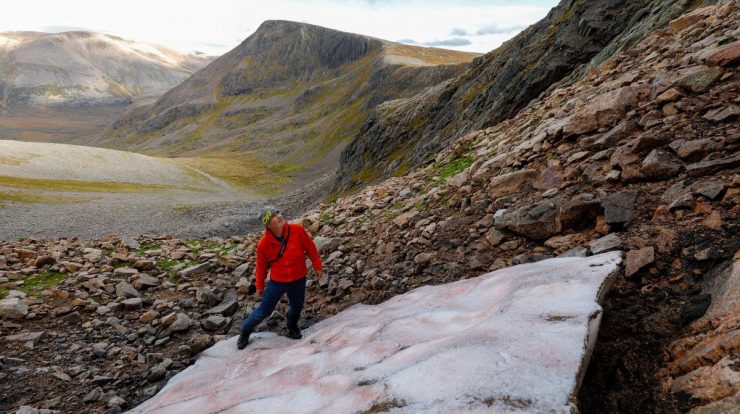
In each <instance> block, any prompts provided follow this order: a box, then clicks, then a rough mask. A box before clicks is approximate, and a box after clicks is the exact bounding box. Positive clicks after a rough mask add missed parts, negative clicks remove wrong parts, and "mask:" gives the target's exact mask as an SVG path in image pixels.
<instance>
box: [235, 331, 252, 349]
mask: <svg viewBox="0 0 740 414" xmlns="http://www.w3.org/2000/svg"><path fill="white" fill-rule="evenodd" d="M251 334H252V333H251V332H242V333H241V334H240V335H239V339H238V340H237V341H236V347H237V349H239V350H242V349H244V348H245V347H246V346H247V344H248V343H249V335H251Z"/></svg>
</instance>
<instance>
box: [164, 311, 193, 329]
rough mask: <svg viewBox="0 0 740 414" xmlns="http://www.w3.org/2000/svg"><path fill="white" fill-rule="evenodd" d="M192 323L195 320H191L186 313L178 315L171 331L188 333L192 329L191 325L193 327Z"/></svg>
mask: <svg viewBox="0 0 740 414" xmlns="http://www.w3.org/2000/svg"><path fill="white" fill-rule="evenodd" d="M192 323H193V320H192V319H190V317H189V316H188V315H186V314H184V313H178V314H177V317H176V318H175V320H174V321H173V322H172V324H171V325H170V326H169V329H170V330H171V331H172V332H182V331H187V330H188V329H190V325H192Z"/></svg>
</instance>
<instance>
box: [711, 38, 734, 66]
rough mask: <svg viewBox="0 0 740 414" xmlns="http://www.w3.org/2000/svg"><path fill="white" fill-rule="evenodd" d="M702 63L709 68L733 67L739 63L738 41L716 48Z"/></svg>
mask: <svg viewBox="0 0 740 414" xmlns="http://www.w3.org/2000/svg"><path fill="white" fill-rule="evenodd" d="M704 63H706V64H707V65H709V66H725V67H729V66H735V65H736V64H738V63H740V40H737V41H735V43H731V44H729V45H726V46H722V47H719V48H717V50H715V51H713V52H712V53H711V54H709V55H707V57H706V58H705V59H704Z"/></svg>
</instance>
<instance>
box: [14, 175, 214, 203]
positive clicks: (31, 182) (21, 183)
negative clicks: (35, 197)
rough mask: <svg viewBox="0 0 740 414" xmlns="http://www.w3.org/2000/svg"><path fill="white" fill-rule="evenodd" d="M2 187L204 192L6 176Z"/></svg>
mask: <svg viewBox="0 0 740 414" xmlns="http://www.w3.org/2000/svg"><path fill="white" fill-rule="evenodd" d="M0 186H6V187H15V188H24V189H33V190H48V191H73V192H81V193H138V192H145V193H146V192H148V193H152V192H160V191H166V190H189V191H203V190H201V189H198V188H193V187H180V186H168V185H159V184H140V183H123V182H116V181H78V180H56V179H47V178H25V177H10V176H6V175H0ZM55 198H56V197H55Z"/></svg>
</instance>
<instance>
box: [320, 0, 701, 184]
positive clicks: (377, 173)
mask: <svg viewBox="0 0 740 414" xmlns="http://www.w3.org/2000/svg"><path fill="white" fill-rule="evenodd" d="M698 3H702V2H696V1H695V2H690V1H680V2H674V1H667V0H651V1H606V0H584V1H574V0H563V1H561V2H560V4H559V5H558V6H557V7H555V8H554V9H552V10H551V11H550V13H549V14H548V15H547V16H546V17H545V18H544V19H542V20H541V21H539V22H538V23H536V24H534V25H532V26H530V27H528V28H527V29H525V30H524V31H522V32H521V33H520V34H519V35H517V36H516V37H514V38H513V39H511V40H509V41H508V42H506V43H504V44H503V45H502V46H501V47H499V48H497V49H496V50H494V51H492V52H490V53H488V54H486V55H485V56H482V57H480V58H478V59H476V60H475V61H474V62H473V63H472V64H471V65H470V66H469V67H468V69H467V70H466V71H465V72H464V73H462V74H461V75H460V76H458V77H456V78H454V79H452V80H450V81H448V82H446V83H443V84H440V85H438V86H436V87H435V88H434V89H432V90H428V91H425V92H424V93H421V94H418V95H415V96H413V97H409V98H407V99H402V100H396V101H393V102H389V103H388V104H386V105H382V106H380V107H379V108H378V109H377V110H376V111H373V113H372V114H370V116H369V117H368V118H367V120H366V121H365V122H364V123H363V124H362V126H361V128H360V132H359V134H358V135H357V136H356V137H355V138H354V139H353V140H352V142H351V144H350V145H349V146H348V147H347V149H346V150H345V151H344V153H343V154H342V158H341V168H340V170H339V173H338V175H337V183H336V184H335V186H334V192H335V193H341V192H344V191H346V190H348V189H351V188H354V187H356V186H358V185H362V184H363V183H365V182H367V181H368V180H377V179H379V178H385V177H388V176H391V175H394V174H395V175H398V174H403V173H405V172H406V171H408V170H409V168H410V167H413V166H416V165H419V164H422V163H424V162H428V161H429V160H430V159H431V158H433V157H434V155H435V154H436V153H437V151H439V150H440V149H442V148H444V147H445V146H446V145H448V144H449V143H450V142H451V141H452V140H454V139H456V138H459V137H460V136H461V135H462V134H464V133H465V132H467V131H471V130H476V129H481V128H485V127H489V126H491V125H494V124H496V123H498V122H499V121H501V120H504V119H506V118H508V117H510V116H512V115H514V114H515V113H516V112H517V111H519V110H520V109H521V108H523V107H524V106H525V105H526V104H527V103H528V102H530V101H531V100H532V99H534V98H536V97H537V96H538V95H540V94H541V93H542V92H544V91H546V90H548V88H551V87H554V86H553V85H554V84H556V83H558V82H564V83H568V82H572V80H573V79H574V78H577V77H579V76H580V75H581V74H582V69H583V65H584V64H586V63H589V64H590V65H592V66H594V65H598V64H599V63H601V62H602V61H603V60H605V59H607V58H608V57H610V56H611V55H612V54H613V53H615V52H616V51H617V50H619V49H620V48H622V47H625V46H626V47H629V46H631V45H633V44H635V43H636V42H639V41H640V40H641V39H643V38H644V37H645V36H647V35H648V34H650V33H651V32H652V31H653V30H655V29H657V28H659V27H663V26H664V25H665V24H666V23H667V22H668V21H669V20H671V19H673V18H675V17H676V16H678V15H680V14H682V13H684V12H686V11H687V10H690V9H691V8H694V7H696V6H697V4H698ZM703 3H704V4H710V3H714V2H713V1H705V2H703Z"/></svg>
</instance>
